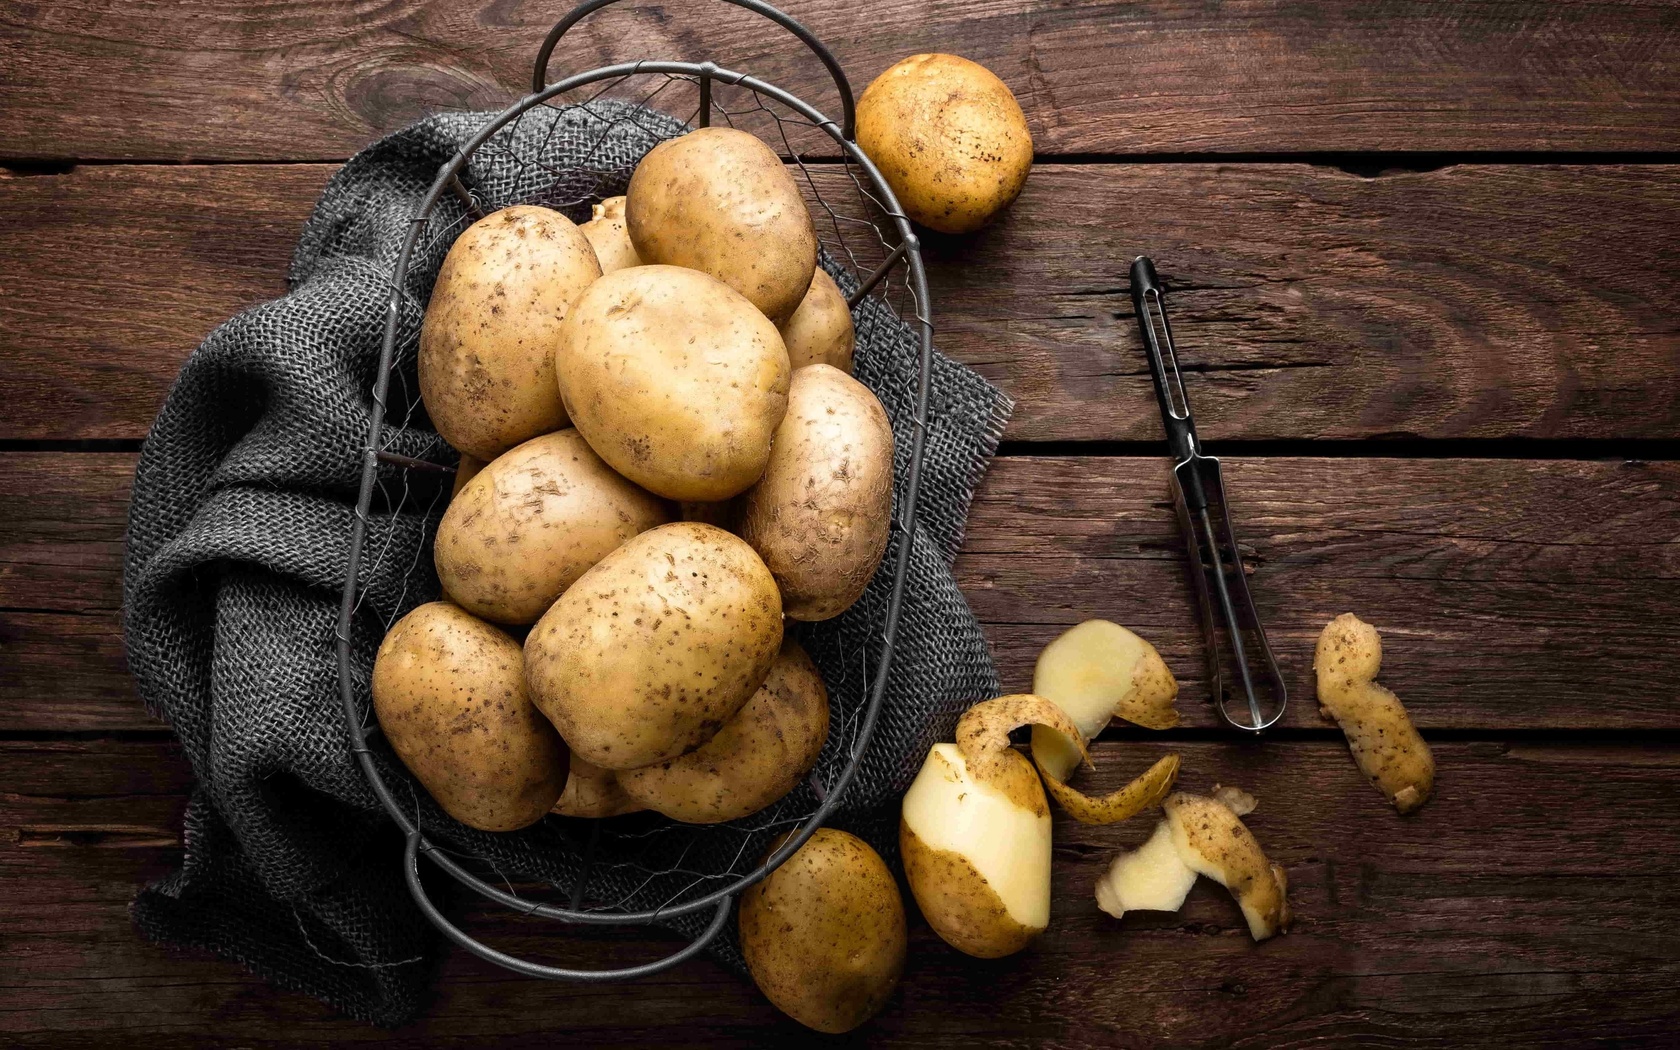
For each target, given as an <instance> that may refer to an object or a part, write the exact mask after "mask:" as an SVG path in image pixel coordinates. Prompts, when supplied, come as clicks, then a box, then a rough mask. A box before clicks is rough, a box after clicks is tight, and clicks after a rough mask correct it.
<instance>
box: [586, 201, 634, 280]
mask: <svg viewBox="0 0 1680 1050" xmlns="http://www.w3.org/2000/svg"><path fill="white" fill-rule="evenodd" d="M591 211H592V214H593V215H594V218H592V219H590V220H589V221H588V222H586V223H584V224H583V225H582V226H579V227H578V229H580V230H582V231H583V235H584V236H585V237H587V238H589V246H590V247H591V248H594V249H595V258H596V259H598V260H600V263H601V272H602V273H612V272H613V271H614V270H622V269H624V268H626V267H629V266H640V265H642V260H641V259H640V258H639V257H637V255H636V246H635V245H634V244H631V243H630V229H629V227H628V226H627V225H626V224H625V221H624V198H623V197H608V198H607V199H606V200H604V201H602V202H601V203H599V204H597V205H595V206H594V208H593V209H591Z"/></svg>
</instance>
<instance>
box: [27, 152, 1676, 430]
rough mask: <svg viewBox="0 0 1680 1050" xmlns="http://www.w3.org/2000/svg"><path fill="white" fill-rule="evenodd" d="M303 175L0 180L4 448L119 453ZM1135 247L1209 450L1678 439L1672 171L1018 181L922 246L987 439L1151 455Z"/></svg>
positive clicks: (253, 263)
mask: <svg viewBox="0 0 1680 1050" xmlns="http://www.w3.org/2000/svg"><path fill="white" fill-rule="evenodd" d="M328 174H329V169H328V168H327V167H326V166H323V165H287V166H277V167H267V166H258V167H249V166H232V167H229V166H218V167H133V168H130V167H116V168H112V167H97V168H81V169H77V170H75V171H73V172H71V173H69V174H66V175H58V176H33V177H28V178H0V208H4V210H5V212H6V214H8V215H11V216H12V217H13V220H12V222H10V223H8V224H7V226H6V227H5V229H4V230H0V290H3V291H4V292H5V294H4V295H3V296H0V333H3V334H0V399H3V400H4V402H5V403H6V404H7V405H8V411H7V413H6V416H5V420H4V422H3V423H0V438H32V439H69V438H136V437H140V436H142V435H143V434H144V433H145V431H146V428H147V427H148V426H149V425H150V424H151V420H152V418H153V416H154V415H155V414H156V412H157V408H158V405H159V403H160V402H161V400H162V398H163V395H164V393H165V392H166V391H167V389H168V386H169V383H170V381H171V380H172V379H173V377H174V375H175V372H176V371H177V369H178V368H179V367H180V364H181V362H182V361H183V360H184V359H185V357H186V355H187V354H188V353H189V352H190V350H191V349H192V347H193V346H194V345H195V344H196V343H197V342H198V340H199V339H201V338H202V337H203V335H204V334H205V333H206V332H208V331H209V330H210V329H211V328H212V327H214V326H215V325H216V324H217V323H219V322H220V321H221V320H223V319H225V318H226V317H228V316H231V315H232V314H233V313H235V312H237V311H238V310H239V309H241V308H242V307H244V306H247V305H250V304H251V303H253V302H257V301H261V300H264V299H267V298H271V297H274V296H277V295H280V294H282V293H283V292H284V290H285V286H284V283H283V278H284V272H285V267H286V264H287V260H288V259H289V256H290V252H291V249H292V243H293V241H294V240H295V238H296V236H297V233H298V231H299V230H300V229H301V228H302V225H303V222H304V220H305V218H306V217H307V215H308V212H309V209H310V207H311V206H312V205H313V202H314V200H315V197H316V195H317V194H318V193H319V191H320V188H321V186H322V185H323V184H324V182H325V180H326V178H327V175H328ZM1145 202H1147V206H1146V205H1145ZM1141 252H1148V253H1151V254H1153V255H1154V256H1155V257H1156V259H1157V260H1158V262H1159V263H1160V265H1161V267H1162V269H1163V272H1164V273H1165V275H1166V277H1167V279H1168V281H1169V285H1170V287H1171V288H1172V289H1173V294H1172V300H1171V304H1172V306H1171V308H1172V311H1173V318H1174V321H1175V324H1176V332H1177V335H1178V337H1179V341H1180V344H1181V347H1180V349H1181V351H1182V356H1183V360H1184V363H1185V365H1186V367H1187V368H1189V369H1190V370H1192V372H1193V374H1192V376H1191V383H1192V385H1193V390H1192V397H1193V399H1194V401H1195V404H1196V410H1197V415H1198V417H1199V419H1200V421H1201V424H1202V433H1203V436H1204V437H1206V438H1208V439H1211V440H1221V439H1226V440H1230V439H1292V438H1293V439H1298V438H1326V439H1355V438H1371V437H1393V436H1412V437H1425V438H1502V437H1511V436H1517V437H1524V438H1623V439H1625V438H1675V437H1677V436H1680V320H1677V318H1676V314H1675V313H1674V311H1673V310H1672V309H1671V304H1672V303H1673V302H1675V301H1676V300H1677V299H1680V267H1677V266H1675V265H1673V260H1674V259H1675V258H1676V257H1677V255H1680V177H1677V174H1676V169H1675V168H1674V167H1669V166H1649V165H1644V166H1607V167H1606V166H1580V167H1570V166H1562V167H1557V166H1547V167H1526V166H1486V167H1480V166H1478V167H1457V168H1450V169H1446V170H1443V171H1437V172H1429V173H1422V174H1407V175H1395V176H1387V177H1383V178H1378V179H1363V178H1358V177H1355V176H1352V175H1347V174H1344V173H1341V172H1338V171H1334V170H1332V169H1326V168H1315V167H1311V166H1305V165H1236V166H1217V165H1153V164H1151V165H1135V166H1134V165H1070V166H1056V167H1043V168H1041V169H1040V170H1039V171H1038V172H1036V173H1035V174H1034V175H1033V178H1032V180H1031V181H1030V182H1029V183H1028V186H1027V190H1026V192H1025V194H1024V195H1023V197H1022V198H1021V200H1020V201H1019V202H1018V203H1017V205H1016V207H1015V209H1014V210H1013V211H1012V212H1011V213H1010V214H1009V216H1008V217H1007V219H1006V220H1005V221H1004V222H1002V223H1001V224H1000V225H999V226H997V227H995V228H993V229H991V230H988V231H986V232H984V233H981V234H979V235H978V236H976V237H974V238H971V239H967V240H949V239H934V240H931V241H930V243H929V251H928V260H929V270H930V279H931V282H932V287H933V313H934V319H935V322H936V325H937V327H938V339H939V343H940V345H941V347H942V348H943V349H945V350H946V351H947V352H949V353H951V354H953V355H954V356H956V357H958V358H960V359H962V360H964V361H967V362H968V363H970V364H972V365H974V366H975V367H976V368H978V369H979V370H980V371H981V372H983V373H985V374H986V375H987V376H988V377H989V378H991V379H992V380H994V381H995V382H997V383H998V384H999V385H1001V386H1002V387H1003V388H1004V389H1005V390H1007V391H1008V392H1009V393H1010V394H1012V395H1013V396H1014V397H1015V398H1016V400H1017V402H1018V407H1017V410H1016V413H1015V417H1014V420H1013V422H1012V423H1011V425H1010V428H1009V432H1008V435H1007V436H1008V437H1009V438H1011V439H1015V440H1100V439H1116V440H1133V441H1136V440H1156V439H1158V438H1159V436H1160V422H1159V418H1158V416H1157V413H1156V409H1155V403H1154V397H1153V394H1152V393H1151V390H1150V386H1149V379H1148V372H1147V370H1146V369H1145V368H1144V364H1143V359H1142V356H1141V352H1140V350H1139V349H1138V346H1137V335H1136V332H1135V326H1134V324H1133V321H1132V317H1131V305H1130V301H1129V299H1128V297H1127V293H1126V281H1125V277H1124V270H1125V267H1126V265H1127V263H1128V261H1129V260H1130V259H1131V258H1132V257H1133V256H1135V255H1137V254H1139V253H1141Z"/></svg>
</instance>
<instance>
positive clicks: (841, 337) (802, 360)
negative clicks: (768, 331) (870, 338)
mask: <svg viewBox="0 0 1680 1050" xmlns="http://www.w3.org/2000/svg"><path fill="white" fill-rule="evenodd" d="M781 332H782V342H783V343H784V344H785V345H786V346H787V353H788V364H789V365H790V366H792V367H793V369H794V371H798V370H799V369H801V368H804V367H805V366H806V365H833V366H834V367H835V368H838V369H839V370H840V371H842V372H845V373H847V374H848V375H849V374H851V371H852V349H853V346H854V344H855V343H856V342H857V331H856V329H855V328H854V327H853V326H852V311H851V308H850V307H848V306H847V305H846V297H845V296H844V295H841V294H840V286H839V285H837V284H835V283H834V278H832V277H830V276H829V275H828V272H827V271H826V270H824V269H823V268H822V267H821V266H819V267H817V268H816V269H815V270H814V271H812V273H811V287H810V289H809V290H807V291H806V293H805V298H803V299H801V300H799V308H798V309H796V310H794V311H793V316H792V317H789V318H788V319H787V321H786V322H785V323H784V324H783V325H782V326H781Z"/></svg>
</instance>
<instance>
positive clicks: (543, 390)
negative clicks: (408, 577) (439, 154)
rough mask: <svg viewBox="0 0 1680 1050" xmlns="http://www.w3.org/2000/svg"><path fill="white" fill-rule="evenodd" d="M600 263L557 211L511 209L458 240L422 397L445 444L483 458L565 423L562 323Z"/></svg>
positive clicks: (430, 325) (433, 320) (427, 325)
mask: <svg viewBox="0 0 1680 1050" xmlns="http://www.w3.org/2000/svg"><path fill="white" fill-rule="evenodd" d="M600 276H601V266H600V264H599V263H598V262H597V261H596V259H595V252H594V250H593V249H592V248H590V246H589V240H588V238H586V237H584V235H583V233H582V232H580V231H579V230H578V228H577V227H576V226H574V225H573V224H572V221H571V220H570V219H568V218H566V217H565V216H564V215H561V214H560V213H559V212H557V211H550V210H549V209H547V208H538V207H532V206H528V205H519V206H516V207H512V208H503V209H502V210H501V211H498V212H494V213H492V214H490V215H487V216H485V217H484V218H482V219H480V220H478V221H477V222H475V223H473V224H472V225H471V226H469V227H467V229H466V230H465V231H464V232H462V234H461V235H460V236H459V237H457V238H456V239H455V243H454V245H452V246H451V247H450V249H449V254H448V256H446V257H445V258H444V260H443V267H442V268H441V269H440V270H439V271H438V277H437V283H436V284H435V285H434V286H433V288H432V298H431V302H430V303H428V304H427V306H426V316H425V320H424V321H423V322H422V323H421V326H420V360H419V370H420V396H421V398H422V399H423V400H424V401H425V403H426V411H427V412H428V413H429V414H430V415H431V417H432V425H433V426H435V427H437V431H438V433H439V434H442V435H443V437H444V440H446V441H448V442H449V443H450V444H451V445H453V446H455V447H456V448H457V449H459V450H460V451H462V452H466V453H468V454H470V455H472V456H475V457H477V458H478V459H481V460H486V461H488V460H492V459H495V458H496V457H497V456H499V455H501V454H502V453H503V452H506V451H507V450H508V449H510V448H512V447H513V446H515V445H517V444H519V443H520V442H521V441H525V440H528V439H530V438H534V437H536V436H537V435H538V434H546V433H548V432H549V431H551V430H558V429H560V428H561V427H563V426H565V425H566V410H565V408H564V407H563V406H562V405H561V403H560V392H559V390H558V389H557V388H556V386H555V380H554V343H555V340H556V338H557V337H558V332H559V327H560V322H561V320H562V319H563V318H564V317H565V316H566V314H567V312H568V311H569V310H570V309H571V307H572V305H573V304H574V303H576V302H577V300H578V297H579V296H581V295H582V294H583V292H584V289H586V288H588V287H589V285H590V284H592V283H593V282H594V281H595V279H596V278H598V277H600Z"/></svg>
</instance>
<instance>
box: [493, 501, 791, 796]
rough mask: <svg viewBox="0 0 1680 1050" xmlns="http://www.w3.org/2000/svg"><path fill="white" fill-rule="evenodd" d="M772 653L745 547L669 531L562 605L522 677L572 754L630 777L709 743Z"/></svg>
mask: <svg viewBox="0 0 1680 1050" xmlns="http://www.w3.org/2000/svg"><path fill="white" fill-rule="evenodd" d="M781 644H782V605H781V598H780V596H779V595H777V593H776V585H775V581H774V580H773V579H772V578H771V576H770V571H769V570H768V569H766V568H765V567H764V563H763V562H762V561H760V560H759V558H758V555H756V554H754V553H753V550H752V548H751V547H748V546H747V545H746V543H744V542H743V541H742V540H740V539H739V538H738V537H736V536H732V535H730V534H729V533H727V532H724V531H723V530H722V529H719V528H715V527H713V526H711V525H704V524H700V523H697V522H674V523H672V524H670V525H661V526H660V527H659V528H656V529H651V530H649V531H647V532H644V533H642V534H641V535H640V536H637V537H635V538H634V539H632V540H630V541H629V542H628V543H626V544H625V545H624V546H622V547H620V548H619V549H618V550H616V551H613V552H612V553H611V554H609V555H607V556H606V557H605V558H603V559H601V561H600V562H599V563H597V564H596V565H595V567H594V568H592V569H590V570H589V571H588V572H586V573H584V574H583V575H582V576H581V577H580V578H579V579H578V581H577V582H576V583H574V584H572V586H571V587H570V588H568V589H567V591H566V593H565V594H563V595H561V596H560V600H559V601H556V602H555V603H554V605H553V606H552V607H550V608H549V610H548V612H546V613H544V614H543V617H542V619H540V620H538V621H537V625H536V626H535V627H533V628H531V633H530V634H529V635H528V636H527V637H526V639H525V677H526V681H527V683H528V684H529V686H530V690H531V700H532V702H533V703H535V704H536V705H537V707H538V709H540V710H541V711H542V713H543V714H545V715H547V716H548V719H549V721H551V722H553V723H554V726H555V728H556V729H558V730H560V735H561V736H563V737H564V738H565V739H566V743H567V744H569V745H570V746H571V748H572V750H573V752H574V753H576V754H577V755H578V757H580V758H582V759H583V760H584V761H585V762H588V763H590V764H591V765H595V766H599V767H601V768H602V769H635V768H637V767H639V766H647V765H652V764H654V763H656V762H667V761H669V760H671V759H673V758H676V757H677V756H678V755H681V754H684V753H686V752H688V751H692V750H693V749H695V748H697V747H699V746H700V745H701V744H703V743H705V742H706V741H707V740H710V739H711V738H712V736H713V735H714V734H716V733H717V731H718V730H719V729H720V728H721V727H722V726H723V724H724V723H725V722H727V721H728V720H729V719H730V718H731V717H732V716H733V715H734V714H735V712H737V711H739V710H740V709H741V708H742V707H743V706H744V705H745V704H746V703H747V701H748V700H750V699H751V698H752V695H753V693H755V692H756V691H757V690H758V687H759V686H761V685H763V684H764V679H765V677H766V676H767V675H768V674H769V673H770V666H771V664H772V663H773V662H774V661H775V658H776V653H777V651H778V650H779V649H780V648H781Z"/></svg>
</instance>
